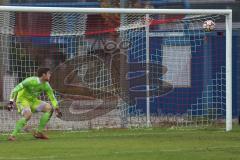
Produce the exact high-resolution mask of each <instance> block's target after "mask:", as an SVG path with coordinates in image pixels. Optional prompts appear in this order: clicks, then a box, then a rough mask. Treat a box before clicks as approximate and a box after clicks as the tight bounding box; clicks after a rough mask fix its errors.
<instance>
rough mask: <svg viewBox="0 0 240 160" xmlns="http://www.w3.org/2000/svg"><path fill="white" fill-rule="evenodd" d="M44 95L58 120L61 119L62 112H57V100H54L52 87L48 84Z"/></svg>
mask: <svg viewBox="0 0 240 160" xmlns="http://www.w3.org/2000/svg"><path fill="white" fill-rule="evenodd" d="M46 93H47V96H48V98H49V99H50V101H51V103H52V106H53V109H54V110H55V112H56V116H57V117H58V118H61V117H62V112H61V111H60V110H59V106H58V102H57V99H56V98H55V96H54V93H53V90H52V87H51V86H50V85H49V84H48V87H47V89H46Z"/></svg>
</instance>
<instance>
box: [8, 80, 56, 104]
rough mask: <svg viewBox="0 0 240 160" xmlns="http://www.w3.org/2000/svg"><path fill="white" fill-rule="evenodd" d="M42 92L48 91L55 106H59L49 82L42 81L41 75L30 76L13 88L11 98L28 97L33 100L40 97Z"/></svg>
mask: <svg viewBox="0 0 240 160" xmlns="http://www.w3.org/2000/svg"><path fill="white" fill-rule="evenodd" d="M42 92H45V93H47V96H48V98H49V99H50V101H51V103H52V105H53V108H57V107H58V102H57V100H56V98H55V96H54V93H53V90H52V88H51V86H50V84H49V83H48V82H41V81H40V79H39V77H29V78H26V79H25V80H23V81H22V82H21V83H19V84H18V85H17V86H16V87H15V88H14V89H13V90H12V93H11V96H10V98H11V99H10V100H12V101H13V100H14V99H16V98H17V99H18V100H20V99H27V100H29V101H31V102H33V101H35V100H36V99H38V97H39V96H40V94H41V93H42Z"/></svg>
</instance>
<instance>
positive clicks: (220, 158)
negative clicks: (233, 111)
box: [0, 127, 240, 160]
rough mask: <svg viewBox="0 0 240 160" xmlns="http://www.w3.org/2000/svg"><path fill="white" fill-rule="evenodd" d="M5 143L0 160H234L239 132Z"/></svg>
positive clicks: (56, 135)
mask: <svg viewBox="0 0 240 160" xmlns="http://www.w3.org/2000/svg"><path fill="white" fill-rule="evenodd" d="M48 135H49V137H50V139H49V140H36V139H34V138H33V137H32V135H30V134H22V135H19V136H18V137H17V138H18V139H17V141H15V142H8V141H7V140H6V139H7V136H6V135H1V136H0V160H15V159H16V160H29V159H31V160H37V159H39V160H92V159H95V160H237V159H240V129H239V128H236V127H235V128H234V130H233V131H231V132H225V131H223V130H220V129H202V130H194V129H192V130H191V129H186V130H183V129H136V130H99V131H94V130H92V131H88V132H87V131H86V132H48Z"/></svg>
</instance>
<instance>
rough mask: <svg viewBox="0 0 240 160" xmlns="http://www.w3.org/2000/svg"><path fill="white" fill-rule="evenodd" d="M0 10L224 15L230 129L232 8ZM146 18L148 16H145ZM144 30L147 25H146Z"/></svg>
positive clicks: (14, 9)
mask: <svg viewBox="0 0 240 160" xmlns="http://www.w3.org/2000/svg"><path fill="white" fill-rule="evenodd" d="M0 12H42V13H53V12H57V13H83V14H91V13H98V14H99V13H119V14H146V17H149V14H165V15H174V14H182V15H188V14H191V15H211V14H219V15H224V16H225V24H226V26H225V27H226V28H225V30H226V54H225V55H226V57H225V58H226V131H230V130H232V10H230V9H142V8H141V9H140V8H139V9H137V8H128V9H125V8H68V7H22V6H0ZM146 19H148V18H146ZM145 31H146V32H148V31H149V26H148V25H146V29H145ZM147 36H148V34H146V44H145V45H146V64H148V63H149V56H150V55H149V50H147V48H149V41H148V39H147V38H148V37H147ZM148 69H149V68H148V67H146V74H147V75H146V78H147V79H146V83H147V84H146V90H147V91H146V92H147V93H146V94H147V98H146V112H147V113H146V117H147V126H148V127H149V126H150V125H151V122H150V98H149V90H150V88H149V85H148V83H149V79H148Z"/></svg>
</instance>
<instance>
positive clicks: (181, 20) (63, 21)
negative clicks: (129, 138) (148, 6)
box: [0, 12, 226, 131]
mask: <svg viewBox="0 0 240 160" xmlns="http://www.w3.org/2000/svg"><path fill="white" fill-rule="evenodd" d="M222 19H223V16H220V15H208V16H196V15H195V16H193V15H188V16H183V15H172V16H169V15H150V18H146V15H144V14H110V13H105V14H81V13H13V12H1V13H0V38H1V39H0V50H1V56H0V57H1V59H0V60H1V61H0V65H1V70H0V73H1V78H0V82H1V84H0V86H1V87H0V92H1V95H0V98H1V101H2V106H3V107H2V108H1V109H0V125H1V127H0V128H1V130H2V131H9V130H12V129H13V127H14V124H15V122H16V120H17V119H19V117H20V115H19V114H18V113H17V112H16V111H14V112H7V111H6V110H5V107H4V106H5V104H6V102H7V101H8V99H9V95H10V92H11V90H12V89H13V88H14V86H15V85H17V84H18V83H19V82H21V81H22V80H24V79H25V78H26V77H29V76H34V75H36V71H37V69H38V68H39V67H49V68H51V70H52V77H51V86H52V88H53V89H54V91H55V94H56V97H57V99H58V101H59V105H60V108H61V110H62V112H63V117H62V119H57V118H56V117H55V116H53V118H52V119H51V121H50V123H49V124H48V128H49V129H61V130H77V129H82V128H101V127H114V128H118V127H132V126H135V127H142V126H145V125H146V96H147V92H148V95H149V96H150V106H151V123H152V125H154V126H162V125H177V126H183V125H184V126H185V125H193V124H194V125H195V126H202V125H209V124H212V123H213V122H220V121H223V122H224V117H225V107H226V105H225V101H226V98H225V91H226V89H225V51H224V49H225V43H224V36H223V34H219V33H222V32H221V31H220V30H217V29H216V30H215V31H212V32H207V33H206V32H205V31H204V30H203V28H202V24H203V22H204V21H206V20H213V21H214V22H216V24H217V23H218V22H222ZM147 28H149V32H148V29H147ZM147 40H149V46H147V47H146V44H147V43H146V41H147ZM147 51H149V53H150V55H149V57H150V61H149V62H147V61H146V59H147V57H146V56H147V55H146V52H147ZM146 68H149V70H148V71H146ZM147 73H148V76H146V74H147ZM146 77H148V80H147V79H146ZM148 82H149V84H147V83H148ZM147 85H149V88H150V89H149V91H147ZM39 98H40V99H42V100H46V101H48V98H47V97H46V96H45V95H44V94H43V95H42V96H41V97H39ZM40 116H41V113H38V114H34V116H33V118H32V119H31V120H30V122H29V123H28V126H27V127H26V128H25V130H26V131H28V130H29V129H31V128H33V127H36V125H37V123H38V119H39V117H40Z"/></svg>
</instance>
